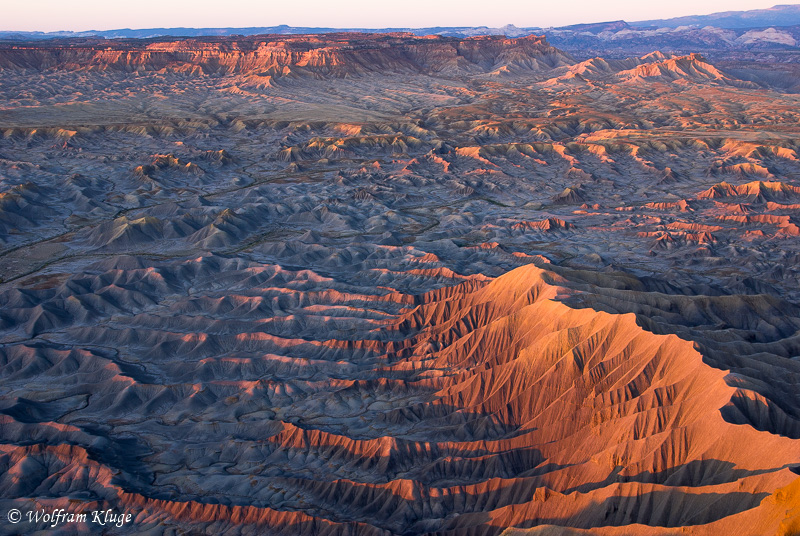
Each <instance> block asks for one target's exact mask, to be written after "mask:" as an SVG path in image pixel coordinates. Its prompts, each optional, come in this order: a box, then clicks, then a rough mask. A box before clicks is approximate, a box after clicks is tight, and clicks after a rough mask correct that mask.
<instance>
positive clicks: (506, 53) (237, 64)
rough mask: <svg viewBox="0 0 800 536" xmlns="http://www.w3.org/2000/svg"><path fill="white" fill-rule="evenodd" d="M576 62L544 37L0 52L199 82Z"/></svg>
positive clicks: (47, 64)
mask: <svg viewBox="0 0 800 536" xmlns="http://www.w3.org/2000/svg"><path fill="white" fill-rule="evenodd" d="M568 63H571V57H570V56H569V55H568V54H566V53H563V52H561V51H559V50H558V49H555V48H553V47H551V46H549V45H548V44H547V42H546V41H545V40H544V38H543V37H541V36H529V37H521V38H516V39H506V38H503V37H488V36H487V37H475V38H465V39H458V38H445V37H439V36H430V37H416V36H414V35H412V34H378V35H369V34H366V35H365V34H326V35H323V36H250V37H239V38H217V39H213V38H207V39H185V40H177V41H161V40H159V41H156V42H152V43H146V42H144V43H142V42H137V41H135V40H128V41H120V42H117V41H114V42H91V41H90V42H86V43H84V42H70V43H60V44H42V43H31V44H28V45H25V44H12V45H5V46H2V47H0V69H34V70H37V71H41V70H52V69H61V70H70V71H73V70H77V71H82V70H100V71H102V70H112V71H123V72H139V71H145V72H147V71H156V72H158V71H164V72H188V73H193V74H202V73H206V74H216V75H220V74H259V75H262V76H285V75H288V74H290V73H295V74H303V73H306V74H308V73H312V74H317V75H330V76H346V75H354V74H363V73H368V72H376V71H377V72H451V73H476V72H488V71H492V70H496V69H501V68H502V69H509V68H517V69H529V70H541V69H546V68H547V69H549V68H553V67H558V66H561V65H566V64H568Z"/></svg>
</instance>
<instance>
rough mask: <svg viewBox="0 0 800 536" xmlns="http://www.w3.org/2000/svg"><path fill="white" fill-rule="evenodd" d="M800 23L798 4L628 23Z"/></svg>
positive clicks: (738, 25) (753, 25)
mask: <svg viewBox="0 0 800 536" xmlns="http://www.w3.org/2000/svg"><path fill="white" fill-rule="evenodd" d="M797 24H800V4H792V5H788V4H785V5H778V6H773V7H771V8H769V9H753V10H750V11H723V12H721V13H712V14H711V15H691V16H688V17H675V18H672V19H656V20H643V21H639V22H632V23H630V25H631V26H636V27H643V26H644V27H646V26H650V27H656V28H677V27H679V26H701V27H702V26H715V27H717V28H759V27H766V26H794V25H797Z"/></svg>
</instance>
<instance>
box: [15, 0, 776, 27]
mask: <svg viewBox="0 0 800 536" xmlns="http://www.w3.org/2000/svg"><path fill="white" fill-rule="evenodd" d="M776 3H780V2H778V1H777V0H766V1H759V0H704V1H703V2H698V1H696V0H671V1H669V2H655V1H647V0H644V1H642V0H638V1H635V0H527V1H524V0H394V1H392V0H297V1H289V0H283V1H275V0H224V1H222V0H136V1H131V2H127V1H125V0H58V1H56V0H22V1H20V0H3V2H2V6H0V7H2V9H0V30H18V31H33V30H38V31H48V32H49V31H56V30H73V31H83V30H111V29H118V28H165V27H166V28H170V27H191V28H210V27H214V28H225V27H247V26H277V25H279V24H288V25H289V26H311V27H333V28H347V27H349V28H388V27H394V28H400V27H410V28H422V27H428V26H490V27H498V26H503V25H506V24H514V25H516V26H520V27H524V26H539V27H548V26H564V25H568V24H577V23H582V22H603V21H610V20H618V19H624V20H628V21H635V20H646V19H661V18H669V17H679V16H683V15H705V14H708V13H713V12H717V11H739V10H747V9H760V8H765V7H772V6H773V5H775V4H776ZM784 3H785V2H784Z"/></svg>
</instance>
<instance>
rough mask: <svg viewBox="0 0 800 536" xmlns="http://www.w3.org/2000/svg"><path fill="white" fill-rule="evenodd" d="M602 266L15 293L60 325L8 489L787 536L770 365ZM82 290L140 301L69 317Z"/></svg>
mask: <svg viewBox="0 0 800 536" xmlns="http://www.w3.org/2000/svg"><path fill="white" fill-rule="evenodd" d="M562 271H563V270H562ZM220 274H222V275H223V277H219V275H220ZM579 275H580V274H577V275H576V277H573V281H569V280H568V279H565V277H569V274H562V275H558V274H556V273H555V272H553V271H552V270H551V269H549V268H548V264H547V263H544V264H542V263H541V261H540V262H539V266H537V265H534V264H528V265H525V266H522V267H520V268H517V269H515V270H512V271H511V272H509V273H508V274H506V275H503V276H501V277H498V278H497V279H494V280H491V281H488V280H486V279H485V278H477V279H475V278H473V279H470V280H469V281H465V282H463V283H460V284H458V285H455V286H448V287H443V288H441V289H440V290H435V291H431V292H428V293H426V294H422V295H417V296H411V295H408V294H403V293H399V292H385V291H384V292H381V293H380V294H364V293H360V292H357V291H356V289H352V288H350V289H347V288H345V287H343V286H342V285H341V284H336V282H335V281H333V280H331V279H328V278H323V277H320V276H316V275H315V274H313V273H311V272H308V271H305V272H292V271H287V270H284V269H281V268H280V267H278V266H274V265H273V266H269V265H252V264H245V263H241V262H238V261H232V260H225V259H219V258H215V257H204V258H198V259H194V260H187V261H182V262H173V263H165V264H159V265H155V266H148V267H144V266H140V265H136V264H134V263H131V262H130V261H125V260H124V259H119V260H109V261H103V262H101V263H98V264H97V265H95V266H94V267H93V269H92V271H91V272H88V273H86V274H83V275H82V276H73V277H72V278H70V279H69V280H67V281H66V282H64V283H62V284H61V285H60V286H59V287H57V288H56V289H54V290H55V293H53V292H49V293H48V292H43V291H39V292H29V293H27V294H26V295H25V296H24V297H23V295H20V294H18V293H16V294H15V293H9V292H6V293H5V294H4V295H3V299H4V300H5V303H6V304H12V303H13V304H14V305H17V306H18V308H20V309H26V310H27V314H26V316H27V317H30V318H34V317H35V318H36V320H34V321H33V324H35V325H37V326H38V327H39V329H41V330H42V331H43V332H45V333H46V335H40V336H39V337H37V339H36V340H35V341H24V342H20V343H10V344H6V345H5V346H4V347H3V348H2V354H1V358H2V362H3V381H4V385H5V386H6V388H7V389H9V390H13V392H14V393H15V398H14V399H13V400H8V402H11V404H9V405H8V406H7V407H6V409H5V410H4V412H3V413H4V416H3V437H4V445H3V452H4V456H3V458H2V462H3V464H4V470H3V475H4V476H3V477H2V479H1V480H0V486H2V490H3V491H2V492H3V495H4V496H5V497H8V498H9V499H14V498H18V499H17V500H16V501H11V502H13V504H21V503H23V502H25V499H24V498H25V497H31V496H36V497H37V501H38V502H40V503H43V504H48V505H53V506H55V505H61V506H68V505H70V504H71V505H72V507H74V506H75V504H74V503H75V501H77V502H78V503H81V504H89V503H91V504H102V505H103V506H104V507H105V506H110V507H114V508H118V509H128V510H131V511H134V512H136V516H137V518H136V523H137V528H136V530H137V531H139V530H142V529H143V528H147V527H155V526H156V525H157V524H165V525H167V526H182V527H193V528H194V530H217V529H218V528H219V529H220V530H222V531H223V532H225V533H231V534H234V533H258V532H259V531H264V530H268V531H270V532H274V533H286V534H289V533H294V534H296V533H309V534H310V533H330V534H349V533H359V534H361V533H374V534H421V533H440V534H472V533H474V534H499V533H500V532H502V530H503V529H504V528H506V527H519V528H526V527H531V526H537V525H543V524H546V525H561V526H569V527H576V528H589V527H598V526H606V527H617V526H622V527H624V526H627V525H631V524H641V525H646V526H650V527H653V528H652V529H651V532H652V531H656V532H658V531H657V530H656V528H655V527H660V528H659V529H658V530H660V531H661V532H663V533H669V529H668V528H669V527H689V528H690V529H691V530H692V531H693V532H692V533H697V534H712V533H719V531H720V530H722V531H725V530H727V529H726V527H728V528H729V527H733V526H736V524H740V523H742V522H743V521H742V520H746V522H747V523H748V524H750V526H753V527H756V526H758V527H764V530H777V528H778V526H779V525H780V524H781V523H782V522H783V521H784V517H786V516H788V517H791V514H790V513H789V512H788V511H785V512H784V510H785V509H786V508H787V506H786V501H789V503H788V504H794V502H793V501H794V500H795V499H794V498H793V497H794V496H795V494H794V493H795V492H794V491H793V490H794V488H795V487H796V482H797V475H796V474H795V473H794V472H793V471H792V470H791V466H792V464H793V463H795V461H796V460H795V457H796V442H795V441H794V440H793V439H792V436H793V435H794V434H793V432H795V431H796V429H797V424H793V423H798V420H797V417H796V416H792V415H787V414H786V413H781V410H780V408H779V405H780V401H778V402H773V401H772V400H771V399H770V398H769V396H770V393H769V392H768V393H766V394H759V393H758V391H759V388H758V385H759V383H760V382H762V381H763V380H765V379H767V377H768V376H765V375H764V374H763V371H759V370H747V369H745V368H744V367H742V368H741V370H740V371H737V372H736V373H735V374H734V373H729V372H728V371H726V370H721V369H720V365H721V364H722V363H721V361H720V360H717V361H713V360H712V361H710V363H711V364H709V363H707V362H704V357H703V355H701V353H700V352H698V349H697V348H698V347H697V344H696V343H693V342H691V341H689V340H685V339H681V338H678V337H677V336H676V335H673V334H669V335H659V334H655V333H653V332H651V331H647V330H645V329H643V328H642V327H640V325H639V324H637V319H636V316H635V315H633V314H619V313H607V312H602V311H598V310H594V309H592V308H590V307H587V304H588V303H590V302H591V300H593V299H599V300H601V301H602V300H603V296H607V295H609V294H611V295H613V292H612V291H602V290H600V291H599V292H597V293H590V292H588V291H587V290H586V289H585V288H581V287H582V285H585V283H583V282H582V281H581V280H580V278H579V277H577V276H579ZM598 283H600V285H599V286H598ZM603 283H605V285H606V286H605V287H603V286H602V284H603ZM594 286H595V287H597V288H600V289H602V288H613V286H615V285H614V280H613V278H608V279H605V280H603V279H602V278H601V280H600V281H596V282H595V283H594ZM617 286H618V285H617ZM67 289H71V290H70V293H71V294H72V296H71V297H70V299H68V300H59V299H58V298H57V296H58V294H59V292H64V291H66V290H67ZM77 289H81V290H83V292H76V290H77ZM187 290H188V295H187ZM616 292H618V293H619V292H623V291H621V290H617V291H616ZM598 296H599V298H598ZM628 299H629V301H632V302H634V303H638V304H642V305H641V306H642V307H644V306H645V305H646V304H647V303H648V302H649V301H652V300H653V299H654V295H653V294H652V293H647V292H637V293H629V295H628ZM13 300H16V301H13ZM575 300H577V301H578V302H579V303H580V306H577V308H576V306H575V305H573V306H570V305H568V303H569V302H570V301H575ZM708 300H710V301H711V302H715V303H716V302H720V303H719V304H717V306H719V307H724V306H725V304H724V303H722V302H724V299H723V298H718V299H716V301H715V299H714V298H708ZM71 302H75V303H76V304H77V303H82V304H84V307H86V305H85V304H92V305H94V310H95V311H97V310H98V307H97V304H99V303H103V304H105V306H106V307H109V308H113V311H114V312H113V313H112V312H111V311H108V310H107V311H105V314H108V315H109V317H108V320H107V321H106V322H105V323H104V325H103V326H102V327H93V326H92V325H91V323H90V322H82V321H76V320H75V319H77V318H84V319H85V318H86V317H85V316H84V317H81V316H80V315H78V314H76V312H75V311H72V314H71V315H70V320H69V321H63V320H62V321H61V322H59V321H58V319H59V318H63V315H60V314H59V313H60V312H61V311H63V310H65V309H66V308H69V307H70V303H71ZM76 306H77V305H76ZM740 306H741V307H748V306H749V307H751V308H753V309H761V308H760V307H758V305H757V304H748V305H740ZM36 311H40V312H39V313H37V312H36ZM751 314H752V311H751ZM265 318H268V320H265ZM767 318H769V317H767ZM10 327H11V326H9V325H6V328H7V329H8V328H10ZM26 327H27V328H28V329H34V328H33V327H32V326H30V325H28V326H26ZM320 334H325V335H326V337H324V338H321V337H319V335H320ZM330 335H336V336H335V337H333V338H331V337H330ZM699 340H701V341H704V342H701V344H707V345H708V344H712V343H710V342H709V341H707V340H704V339H702V338H700V339H699ZM772 344H773V345H781V344H787V343H781V342H780V341H776V342H773V343H772ZM738 352H739V354H741V355H742V357H741V358H740V359H747V357H746V355H745V354H746V352H745V351H744V350H743V348H741V345H740V348H738ZM774 359H778V357H777V356H776V357H775V358H774ZM783 359H785V358H783ZM706 361H709V360H708V359H706ZM792 363H793V362H792ZM711 365H714V366H711ZM786 366H787V367H788V368H789V369H790V370H792V373H795V372H794V371H793V369H792V367H791V366H790V365H786ZM767 374H768V373H767ZM266 378H269V379H266ZM762 391H763V390H762ZM757 404H762V405H763V407H765V408H766V409H762V410H758V408H757V407H755V406H756V405H757ZM776 415H780V418H782V419H783V421H780V422H777V421H776V420H775V419H776V418H777V417H776ZM775 426H778V428H777V429H775ZM787 427H788V428H787ZM31 440H33V444H31V443H30V441H31ZM34 468H35V470H34ZM67 497H69V501H68V500H67ZM70 501H72V502H70ZM782 509H783V510H782ZM784 514H785V515H784ZM609 530H611V529H609ZM715 531H716V532H715ZM611 532H613V530H612V531H611ZM656 532H653V533H656ZM613 533H615V532H613ZM619 533H620V534H622V533H623V532H619ZM763 533H768V532H763Z"/></svg>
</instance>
